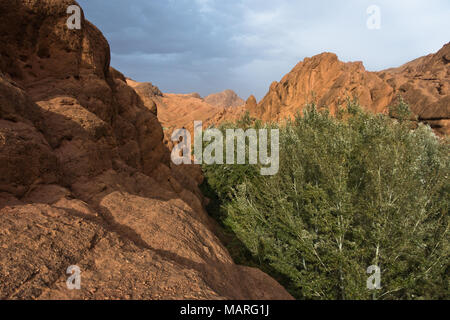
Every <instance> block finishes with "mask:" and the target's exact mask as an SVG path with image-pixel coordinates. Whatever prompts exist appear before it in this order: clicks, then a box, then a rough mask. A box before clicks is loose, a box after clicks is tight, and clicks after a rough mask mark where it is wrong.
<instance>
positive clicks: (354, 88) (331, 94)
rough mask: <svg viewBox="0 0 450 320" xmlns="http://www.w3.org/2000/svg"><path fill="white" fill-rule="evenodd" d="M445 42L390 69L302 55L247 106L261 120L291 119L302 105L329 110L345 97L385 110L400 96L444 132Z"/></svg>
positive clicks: (448, 53)
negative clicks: (376, 69) (377, 69)
mask: <svg viewBox="0 0 450 320" xmlns="http://www.w3.org/2000/svg"><path fill="white" fill-rule="evenodd" d="M449 59H450V44H447V45H445V46H444V47H443V48H442V49H441V50H440V51H439V52H438V53H436V54H431V55H428V56H426V57H422V58H419V59H417V60H414V61H412V62H410V63H407V64H405V65H404V66H402V67H400V68H396V69H389V70H385V71H381V72H368V71H366V70H365V69H364V66H363V65H362V63H361V62H349V63H344V62H341V61H339V60H338V58H337V56H336V55H335V54H332V53H322V54H320V55H317V56H314V57H312V58H306V59H305V60H304V61H302V62H300V63H299V64H298V65H297V66H295V68H294V69H293V70H292V71H291V72H290V73H288V74H287V75H286V76H285V77H284V78H283V79H282V80H281V81H280V82H279V83H278V82H274V83H272V85H271V86H270V89H269V92H268V93H267V95H266V96H265V97H264V99H263V100H262V101H261V102H260V103H259V104H258V105H255V104H253V103H249V104H248V105H247V107H246V108H247V110H249V111H250V112H251V114H252V115H254V116H256V117H258V118H261V119H263V120H273V121H277V120H281V119H283V118H286V117H292V116H293V115H294V114H295V113H296V112H298V111H301V110H302V109H303V107H304V106H305V105H306V104H307V103H311V102H315V103H316V104H317V105H318V107H323V106H327V107H328V108H330V110H331V112H334V111H335V110H336V107H337V106H339V105H343V104H345V100H346V99H347V98H348V97H349V98H354V97H356V98H358V99H359V102H360V103H361V105H362V106H363V107H365V108H366V109H368V110H370V111H373V112H377V113H378V112H386V111H387V108H388V107H389V106H390V105H393V104H395V103H396V102H397V97H398V95H401V96H402V97H403V98H404V99H405V101H406V102H407V103H408V104H409V105H410V107H411V110H412V111H413V112H414V113H415V114H416V115H417V116H418V118H419V120H421V121H425V122H427V123H430V125H431V126H432V127H433V128H434V129H436V131H437V132H439V133H442V134H449V133H450V127H449V119H450V112H449V108H450V100H449V99H450V95H449V87H450V68H449V66H450V64H449V61H450V60H449Z"/></svg>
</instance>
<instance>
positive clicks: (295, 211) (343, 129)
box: [202, 101, 450, 299]
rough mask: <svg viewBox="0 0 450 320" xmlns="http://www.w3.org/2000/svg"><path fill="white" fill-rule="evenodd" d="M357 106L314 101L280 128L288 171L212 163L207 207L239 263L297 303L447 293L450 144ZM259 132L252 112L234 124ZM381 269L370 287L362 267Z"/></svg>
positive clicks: (403, 116) (399, 109)
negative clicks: (270, 279)
mask: <svg viewBox="0 0 450 320" xmlns="http://www.w3.org/2000/svg"><path fill="white" fill-rule="evenodd" d="M390 114H391V115H392V114H396V115H397V119H393V118H391V117H389V116H388V115H381V114H377V115H374V114H369V113H366V112H364V111H363V110H362V109H361V108H360V107H359V105H358V103H357V102H355V101H348V104H347V106H346V108H343V109H342V110H340V111H339V112H338V114H337V115H336V116H331V115H329V113H328V112H327V111H326V110H325V111H318V110H317V109H316V107H315V106H314V105H310V106H308V107H307V108H305V110H304V112H303V114H302V115H300V114H299V115H298V116H297V117H295V119H293V120H287V121H286V122H285V123H284V124H282V125H280V126H279V129H280V170H279V172H278V174H277V175H274V176H261V175H260V174H259V168H258V165H204V166H203V170H204V174H205V177H206V180H205V183H204V185H203V186H202V188H203V190H204V191H205V194H206V195H207V196H209V197H210V198H211V199H212V201H211V203H210V206H209V211H210V213H211V214H212V215H213V216H214V217H215V218H216V219H217V220H219V222H220V223H221V224H222V225H223V226H224V227H225V229H226V231H227V233H228V235H231V236H230V237H229V238H230V240H229V241H228V242H227V243H228V247H229V249H230V252H231V253H232V255H233V256H234V258H235V260H236V262H238V263H245V264H248V265H252V266H257V267H259V268H261V269H262V270H264V271H266V272H269V273H270V274H271V275H272V276H274V277H275V278H277V279H278V280H279V281H280V282H281V283H282V284H283V285H284V286H285V287H286V289H287V290H288V291H289V292H290V293H291V294H292V295H294V296H295V297H296V298H298V299H448V298H450V295H449V277H448V275H449V274H450V268H449V251H450V250H449V249H450V247H449V233H448V231H449V230H448V229H449V216H448V208H449V200H450V196H449V193H450V184H449V166H450V161H449V144H448V140H445V139H441V138H438V137H437V136H435V134H434V133H433V132H432V130H431V129H430V128H429V127H428V126H426V125H423V124H419V125H418V126H417V124H416V123H415V122H411V121H410V117H409V115H408V112H407V106H406V105H405V104H404V103H403V102H402V101H400V102H399V104H398V105H397V106H395V107H394V108H391V110H390ZM236 126H238V127H240V128H244V129H247V128H258V127H259V128H261V127H263V126H272V127H273V126H276V125H275V124H264V125H263V124H262V123H261V122H260V121H256V120H255V119H251V118H250V117H249V116H248V114H247V115H246V116H245V117H244V118H242V119H241V120H239V121H238V122H237V123H235V124H231V123H228V124H224V125H222V126H221V129H222V130H225V129H226V128H235V127H236ZM371 265H377V266H379V268H380V269H381V289H379V290H368V289H367V287H366V282H367V278H368V277H369V276H370V275H369V274H367V273H366V270H367V268H368V267H369V266H371Z"/></svg>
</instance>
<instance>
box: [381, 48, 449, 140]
mask: <svg viewBox="0 0 450 320" xmlns="http://www.w3.org/2000/svg"><path fill="white" fill-rule="evenodd" d="M378 75H379V76H380V78H382V79H383V80H385V81H386V82H387V83H388V84H389V85H390V86H391V87H392V88H393V89H394V92H395V95H396V96H397V95H401V96H402V97H403V99H404V100H405V101H406V102H407V103H408V105H409V106H410V108H411V111H413V112H414V113H415V114H416V115H417V117H418V119H419V120H420V121H423V122H425V123H428V124H430V126H431V127H432V128H433V129H435V130H436V131H437V132H439V133H441V134H450V43H447V44H446V45H445V46H444V47H443V48H442V49H441V50H439V51H438V52H437V53H435V54H430V55H428V56H425V57H422V58H419V59H416V60H414V61H411V62H409V63H407V64H405V65H403V66H401V67H399V68H394V69H388V70H384V71H381V72H379V73H378ZM394 102H395V101H393V102H392V103H394Z"/></svg>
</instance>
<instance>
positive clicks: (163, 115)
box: [127, 79, 244, 149]
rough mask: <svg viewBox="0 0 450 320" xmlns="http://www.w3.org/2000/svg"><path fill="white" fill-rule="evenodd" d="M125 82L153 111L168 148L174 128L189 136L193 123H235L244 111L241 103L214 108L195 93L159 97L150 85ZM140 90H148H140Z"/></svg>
mask: <svg viewBox="0 0 450 320" xmlns="http://www.w3.org/2000/svg"><path fill="white" fill-rule="evenodd" d="M127 83H128V85H129V86H131V87H133V88H134V89H135V90H136V92H137V93H138V95H139V96H140V97H141V99H142V100H143V101H144V103H145V105H146V106H147V107H148V108H150V109H151V110H155V114H157V115H158V120H159V121H160V123H161V125H162V127H163V130H164V136H165V138H164V143H165V144H166V145H167V147H168V148H169V149H172V147H173V143H172V141H171V139H170V137H171V135H172V132H173V131H174V130H176V129H181V128H185V129H187V130H189V131H190V132H191V134H193V132H194V121H202V122H203V127H204V128H207V127H209V126H211V125H217V124H219V123H221V122H223V121H233V120H236V119H238V118H239V117H241V115H242V114H243V112H244V103H242V105H240V106H239V107H233V108H230V107H224V106H217V105H212V104H210V103H208V102H207V101H206V99H203V98H202V97H201V96H200V95H199V94H198V93H190V94H174V93H164V94H163V93H161V92H160V91H159V89H158V88H156V87H154V86H153V85H152V84H151V83H145V82H136V81H133V80H131V79H127ZM143 88H149V89H147V90H143ZM150 88H151V89H150ZM153 91H155V92H156V94H155V93H154V92H153ZM233 101H235V100H233Z"/></svg>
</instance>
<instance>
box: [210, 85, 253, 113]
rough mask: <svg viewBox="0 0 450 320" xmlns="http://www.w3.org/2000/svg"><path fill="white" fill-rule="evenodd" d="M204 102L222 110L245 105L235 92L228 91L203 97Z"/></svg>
mask: <svg viewBox="0 0 450 320" xmlns="http://www.w3.org/2000/svg"><path fill="white" fill-rule="evenodd" d="M205 102H206V103H209V104H210V105H213V106H216V107H223V108H229V107H239V106H242V105H243V104H245V101H244V100H242V99H241V98H240V97H239V96H238V95H237V94H236V92H234V91H233V90H229V89H228V90H225V91H222V92H219V93H213V94H210V95H209V96H207V97H205Z"/></svg>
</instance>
